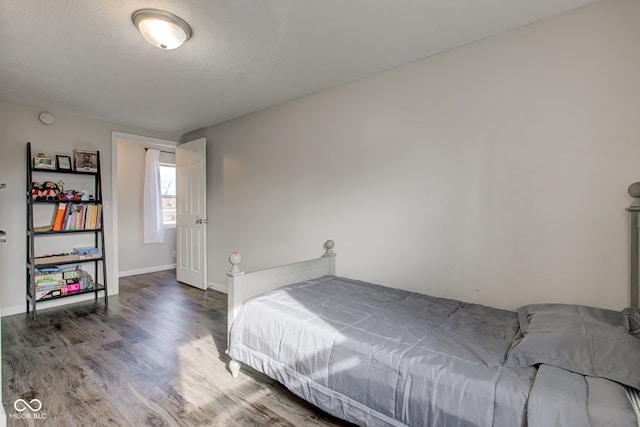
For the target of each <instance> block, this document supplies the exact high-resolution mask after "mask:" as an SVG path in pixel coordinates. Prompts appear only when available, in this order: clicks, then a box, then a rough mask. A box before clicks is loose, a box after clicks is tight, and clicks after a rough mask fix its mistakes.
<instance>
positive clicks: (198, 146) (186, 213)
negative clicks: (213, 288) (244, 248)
mask: <svg viewBox="0 0 640 427" xmlns="http://www.w3.org/2000/svg"><path fill="white" fill-rule="evenodd" d="M206 172H207V160H206V139H205V138H200V139H196V140H195V141H191V142H187V143H186V144H180V145H178V146H177V147H176V186H177V191H176V204H177V212H176V246H177V254H176V276H177V279H178V281H179V282H182V283H186V284H187V285H191V286H195V287H196V288H200V289H207V222H208V221H209V220H208V219H207V186H206V179H207V173H206Z"/></svg>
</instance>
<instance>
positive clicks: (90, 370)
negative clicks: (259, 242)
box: [2, 271, 346, 426]
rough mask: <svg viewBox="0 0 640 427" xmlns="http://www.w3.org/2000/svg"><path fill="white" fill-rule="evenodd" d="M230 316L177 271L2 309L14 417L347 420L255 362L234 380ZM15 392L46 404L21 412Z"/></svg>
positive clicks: (71, 422) (156, 421) (124, 422)
mask: <svg viewBox="0 0 640 427" xmlns="http://www.w3.org/2000/svg"><path fill="white" fill-rule="evenodd" d="M225 325H226V295H225V294H222V293H220V292H217V291H214V290H207V291H201V290H198V289H195V288H191V287H189V286H186V285H183V284H180V283H178V282H176V280H175V271H166V272H159V273H151V274H144V275H139V276H132V277H127V278H123V279H120V294H119V295H116V296H113V297H109V307H108V308H107V309H105V307H104V303H103V300H102V299H98V302H97V303H94V301H90V302H81V303H75V304H71V305H67V306H64V307H58V308H51V309H43V310H42V311H40V309H39V310H38V319H37V320H36V321H33V320H31V317H29V316H27V315H26V314H21V315H15V316H8V317H4V318H3V319H2V335H3V336H2V352H3V354H2V374H3V381H2V386H3V390H2V392H3V400H4V402H3V404H4V407H5V411H6V413H7V425H8V426H44V425H46V426H107V425H108V426H142V425H149V426H249V425H251V426H258V425H276V426H336V425H346V423H344V422H342V421H340V420H337V419H335V418H333V417H331V416H329V415H327V414H325V413H324V412H322V411H320V410H319V409H317V408H315V407H313V406H312V405H310V404H308V403H306V402H304V401H303V400H301V399H299V398H297V397H296V396H294V395H293V394H291V393H290V392H289V391H288V390H286V389H285V388H284V387H283V386H281V385H280V384H278V383H276V382H275V381H273V380H271V379H269V378H268V377H266V376H264V375H262V374H260V373H258V372H256V371H253V370H250V369H249V368H246V367H243V369H242V371H241V372H240V375H239V377H238V378H236V379H233V378H232V377H231V375H230V373H229V371H228V368H227V366H226V364H227V361H228V358H227V356H226V354H225V353H224V349H225V348H226V326H225ZM17 399H23V400H24V401H26V402H31V401H32V400H33V399H38V400H39V401H40V402H41V403H42V408H41V409H40V410H39V411H38V412H32V411H30V410H29V409H26V410H25V411H24V412H19V411H18V410H17V409H15V407H14V403H15V402H16V400H17ZM21 403H22V402H20V403H18V404H17V406H19V408H24V406H20V404H21ZM36 405H37V402H35V401H34V402H33V403H32V406H36ZM36 417H38V418H36Z"/></svg>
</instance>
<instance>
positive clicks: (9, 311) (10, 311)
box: [2, 291, 113, 317]
mask: <svg viewBox="0 0 640 427" xmlns="http://www.w3.org/2000/svg"><path fill="white" fill-rule="evenodd" d="M111 295H113V294H112V293H109V296H111ZM98 298H104V293H103V292H102V291H100V293H99V294H98ZM92 299H95V294H93V293H87V294H80V295H73V296H68V297H66V298H61V299H55V300H51V301H40V302H38V311H40V310H44V309H47V308H53V307H59V306H61V305H67V304H73V303H76V302H82V301H89V300H92ZM26 312H27V306H26V303H25V304H20V305H14V306H13V307H2V317H5V316H12V315H14V314H21V313H26Z"/></svg>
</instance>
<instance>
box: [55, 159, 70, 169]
mask: <svg viewBox="0 0 640 427" xmlns="http://www.w3.org/2000/svg"><path fill="white" fill-rule="evenodd" d="M56 163H58V169H59V170H63V171H70V170H71V157H70V156H56Z"/></svg>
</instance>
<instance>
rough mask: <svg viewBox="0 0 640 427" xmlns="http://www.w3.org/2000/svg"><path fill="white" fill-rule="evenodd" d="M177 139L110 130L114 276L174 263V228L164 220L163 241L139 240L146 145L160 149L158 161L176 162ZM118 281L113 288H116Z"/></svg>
mask: <svg viewBox="0 0 640 427" xmlns="http://www.w3.org/2000/svg"><path fill="white" fill-rule="evenodd" d="M177 145H178V142H177V141H170V140H164V139H158V138H151V137H146V136H141V135H134V134H127V133H121V132H113V133H112V170H113V173H112V191H113V198H112V200H113V206H112V212H113V224H114V227H113V228H114V256H113V268H114V273H115V274H114V277H116V278H120V277H125V276H132V275H136V274H144V273H151V272H156V271H163V270H172V269H175V267H176V255H177V254H176V251H177V248H176V228H175V223H174V224H165V228H164V231H165V233H164V234H165V239H164V243H157V244H144V243H142V241H143V239H142V200H143V196H142V195H143V186H144V169H145V155H146V152H145V148H154V149H158V150H160V151H161V157H160V159H161V162H162V163H164V164H175V147H176V146H177ZM118 288H119V287H118V281H117V280H116V281H115V286H114V291H115V292H118V291H119V289H118Z"/></svg>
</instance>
